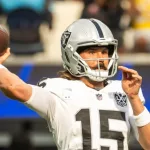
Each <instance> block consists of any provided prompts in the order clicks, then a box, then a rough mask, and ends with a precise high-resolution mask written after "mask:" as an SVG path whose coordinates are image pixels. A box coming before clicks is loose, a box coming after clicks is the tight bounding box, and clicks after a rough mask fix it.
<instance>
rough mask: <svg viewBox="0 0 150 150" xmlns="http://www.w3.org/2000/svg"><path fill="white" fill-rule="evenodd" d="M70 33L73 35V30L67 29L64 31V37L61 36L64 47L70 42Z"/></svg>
mask: <svg viewBox="0 0 150 150" xmlns="http://www.w3.org/2000/svg"><path fill="white" fill-rule="evenodd" d="M70 35H71V32H69V31H66V32H64V33H63V35H62V37H61V45H62V47H63V48H65V47H66V45H67V43H68V40H69V38H70Z"/></svg>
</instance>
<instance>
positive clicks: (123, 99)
mask: <svg viewBox="0 0 150 150" xmlns="http://www.w3.org/2000/svg"><path fill="white" fill-rule="evenodd" d="M114 98H115V100H116V102H117V104H118V105H119V106H121V107H125V106H127V96H126V95H125V94H123V93H119V92H116V93H114Z"/></svg>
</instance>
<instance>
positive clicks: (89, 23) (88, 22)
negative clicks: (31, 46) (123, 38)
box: [61, 19, 118, 82]
mask: <svg viewBox="0 0 150 150" xmlns="http://www.w3.org/2000/svg"><path fill="white" fill-rule="evenodd" d="M117 45H118V41H117V40H116V39H114V37H113V35H112V33H111V31H110V29H109V28H108V27H107V26H106V25H105V24H104V23H102V22H101V21H99V20H97V19H79V20H77V21H75V22H73V23H72V24H71V25H70V26H69V27H68V28H67V29H66V30H65V31H64V32H63V34H62V37H61V51H62V60H63V67H64V69H66V70H68V71H69V72H70V73H71V74H72V75H73V76H75V77H82V76H86V77H89V78H90V79H91V80H93V81H98V82H101V81H104V80H105V79H107V78H110V77H113V76H114V75H115V74H116V72H117V65H118V55H117ZM92 46H108V47H111V48H109V51H110V56H109V58H98V59H95V58H94V59H90V60H95V61H97V62H98V69H96V70H93V69H91V68H90V67H89V66H88V65H87V63H86V61H90V60H85V59H83V58H82V57H81V56H80V55H79V53H78V50H79V49H81V48H82V49H83V48H87V47H92ZM104 59H108V60H109V64H108V66H107V69H106V70H103V69H101V65H100V64H99V62H100V61H102V60H104Z"/></svg>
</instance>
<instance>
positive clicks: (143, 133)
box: [138, 123, 150, 150]
mask: <svg viewBox="0 0 150 150" xmlns="http://www.w3.org/2000/svg"><path fill="white" fill-rule="evenodd" d="M138 132H139V142H140V144H141V146H142V147H143V149H144V150H150V123H149V124H147V125H145V126H143V127H138Z"/></svg>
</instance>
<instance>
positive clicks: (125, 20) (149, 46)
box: [81, 0, 150, 53]
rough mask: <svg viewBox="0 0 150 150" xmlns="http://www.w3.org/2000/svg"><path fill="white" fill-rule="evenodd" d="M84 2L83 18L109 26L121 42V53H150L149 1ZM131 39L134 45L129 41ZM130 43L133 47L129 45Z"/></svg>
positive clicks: (95, 0)
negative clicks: (96, 20) (95, 20)
mask: <svg viewBox="0 0 150 150" xmlns="http://www.w3.org/2000/svg"><path fill="white" fill-rule="evenodd" d="M83 2H84V9H83V12H82V15H81V17H82V18H97V19H100V20H102V21H103V22H104V23H105V24H107V25H108V26H109V27H110V29H111V30H112V32H113V34H114V36H115V38H116V39H118V41H119V52H120V53H122V52H150V1H149V0H83ZM131 32H132V34H131ZM131 35H132V39H131V37H130V36H131ZM130 39H131V40H132V42H133V43H131V42H130V41H129V40H130ZM125 40H126V41H125ZM130 43H131V44H132V45H128V44H130Z"/></svg>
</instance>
